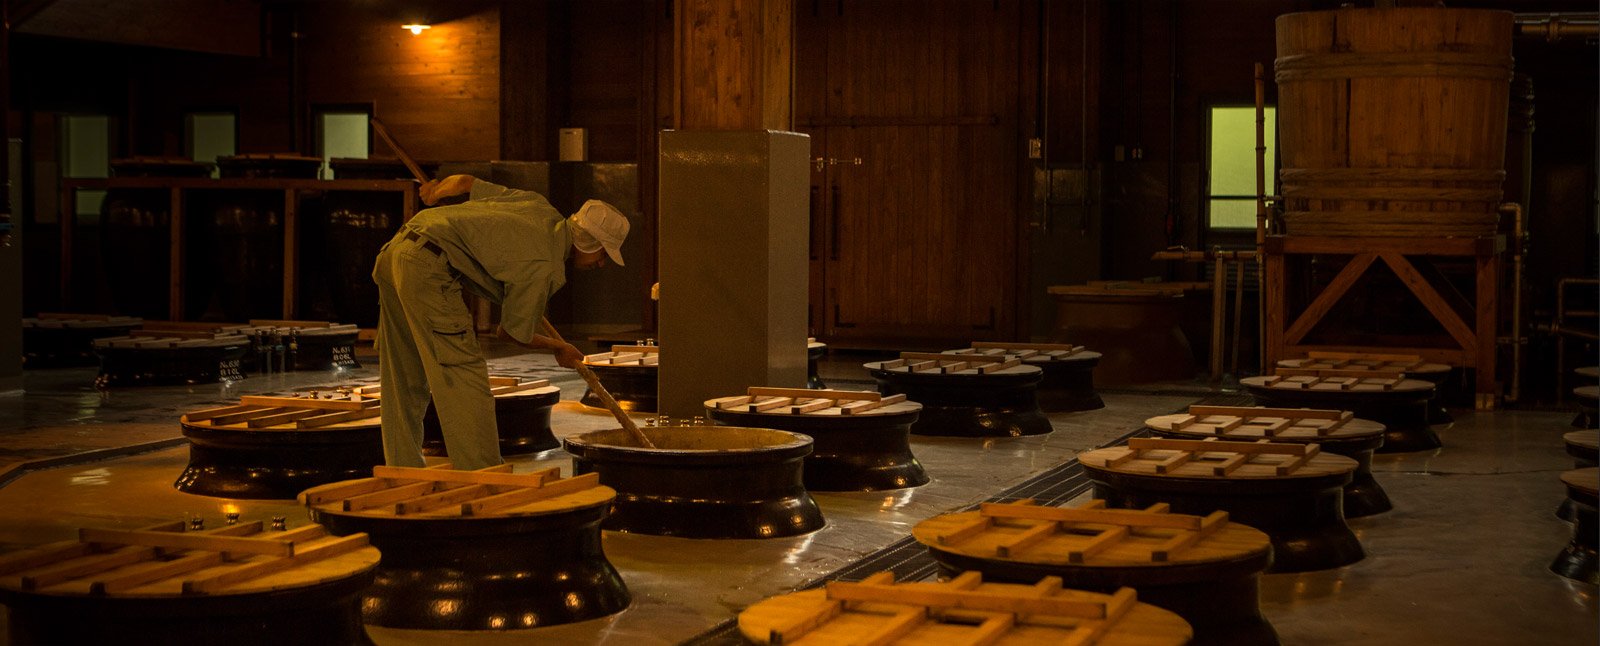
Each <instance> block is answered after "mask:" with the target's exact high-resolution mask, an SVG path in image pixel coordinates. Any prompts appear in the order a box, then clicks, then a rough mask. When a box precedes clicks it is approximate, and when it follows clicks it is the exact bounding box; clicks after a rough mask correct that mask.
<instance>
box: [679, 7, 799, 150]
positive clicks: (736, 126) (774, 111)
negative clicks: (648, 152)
mask: <svg viewBox="0 0 1600 646" xmlns="http://www.w3.org/2000/svg"><path fill="white" fill-rule="evenodd" d="M676 18H677V23H676V24H675V25H674V31H675V33H676V36H677V38H676V39H675V40H674V42H675V43H676V44H677V51H676V55H675V56H674V66H673V72H674V81H675V83H674V86H675V87H674V92H673V96H674V101H673V103H674V105H675V107H676V110H675V111H674V112H675V114H676V124H677V127H678V128H679V129H683V130H793V129H794V0H680V2H678V14H677V16H676Z"/></svg>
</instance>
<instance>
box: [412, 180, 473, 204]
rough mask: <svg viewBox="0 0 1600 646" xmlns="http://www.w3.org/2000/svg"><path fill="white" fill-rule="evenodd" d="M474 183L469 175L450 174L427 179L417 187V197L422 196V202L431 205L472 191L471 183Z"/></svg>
mask: <svg viewBox="0 0 1600 646" xmlns="http://www.w3.org/2000/svg"><path fill="white" fill-rule="evenodd" d="M474 183H476V182H475V181H474V179H473V177H472V176H471V175H451V176H449V177H446V178H444V179H435V180H429V181H428V182H427V183H425V184H423V185H422V186H421V187H418V188H417V197H420V198H422V203H423V204H426V205H428V206H433V205H435V204H438V203H439V200H442V199H445V198H447V197H455V196H457V195H465V194H467V193H470V192H472V185H473V184H474Z"/></svg>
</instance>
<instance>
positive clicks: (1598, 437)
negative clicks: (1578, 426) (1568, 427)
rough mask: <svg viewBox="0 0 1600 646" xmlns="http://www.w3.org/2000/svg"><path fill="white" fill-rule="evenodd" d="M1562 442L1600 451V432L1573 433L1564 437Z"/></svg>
mask: <svg viewBox="0 0 1600 646" xmlns="http://www.w3.org/2000/svg"><path fill="white" fill-rule="evenodd" d="M1561 440H1562V441H1563V442H1566V443H1567V444H1571V445H1573V446H1581V447H1583V448H1586V449H1590V450H1593V449H1600V430H1588V431H1572V432H1571V433H1567V434H1565V435H1562V436H1561Z"/></svg>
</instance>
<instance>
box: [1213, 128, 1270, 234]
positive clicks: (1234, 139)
mask: <svg viewBox="0 0 1600 646" xmlns="http://www.w3.org/2000/svg"><path fill="white" fill-rule="evenodd" d="M1265 113H1266V123H1265V124H1263V128H1264V131H1265V135H1266V144H1267V157H1266V164H1267V185H1268V186H1271V185H1272V177H1273V175H1275V174H1276V173H1277V168H1278V147H1277V127H1276V124H1277V110H1276V109H1274V108H1272V107H1268V108H1266V110H1265ZM1210 117H1211V129H1210V139H1209V140H1208V141H1209V146H1210V151H1209V153H1208V155H1207V158H1206V163H1207V167H1206V168H1207V171H1208V172H1207V175H1206V176H1207V181H1206V214H1207V223H1208V225H1209V226H1210V227H1211V228H1213V229H1254V228H1255V227H1256V109H1255V107H1254V106H1244V107H1236V106H1214V107H1212V108H1211V115H1210Z"/></svg>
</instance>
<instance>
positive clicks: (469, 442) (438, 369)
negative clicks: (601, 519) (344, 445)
mask: <svg viewBox="0 0 1600 646" xmlns="http://www.w3.org/2000/svg"><path fill="white" fill-rule="evenodd" d="M571 248H572V235H571V232H570V231H569V230H568V228H567V221H566V219H565V218H563V217H562V216H561V214H560V213H559V212H557V211H556V210H555V208H554V207H552V206H550V202H549V201H547V200H546V199H545V198H544V196H542V195H539V194H538V193H534V192H531V191H518V190H514V189H508V188H505V187H503V186H499V185H496V184H491V183H489V182H485V181H483V180H474V181H473V184H472V192H471V196H470V199H469V200H468V201H467V202H465V203H462V204H456V205H452V206H441V207H435V208H431V209H426V210H424V211H422V212H420V213H418V214H417V215H416V216H415V217H413V218H412V219H411V221H410V222H407V223H406V224H405V226H402V227H401V228H400V231H399V232H398V233H396V234H395V237H394V239H392V240H390V241H389V243H388V244H386V245H384V247H383V250H382V251H380V252H378V261H377V263H376V265H374V267H373V269H372V279H373V280H374V281H376V282H377V284H378V306H379V310H378V341H377V345H378V368H379V379H380V383H381V385H382V387H383V389H382V393H383V456H384V460H385V462H387V463H388V464H389V465H391V466H404V467H420V466H423V460H422V416H423V414H424V412H425V411H426V410H427V408H428V401H429V396H430V392H431V395H432V400H433V403H434V407H435V409H437V411H438V415H439V423H440V427H441V429H442V430H443V433H444V443H445V450H446V451H447V452H448V453H449V455H450V461H451V463H452V464H453V466H454V467H455V468H457V469H463V470H471V469H481V468H484V467H489V466H494V465H497V464H501V462H502V460H501V458H500V442H499V440H500V438H499V431H498V429H496V428H495V413H494V398H493V396H491V395H490V394H489V374H488V364H487V362H486V361H485V360H484V357H483V351H482V350H481V349H480V348H479V347H478V337H477V335H476V333H475V332H474V330H473V325H472V316H471V314H470V313H469V312H468V311H467V307H466V304H465V303H464V302H463V301H462V300H461V290H462V288H463V287H465V288H467V289H470V290H472V291H473V292H476V293H477V294H479V295H480V296H483V297H484V298H487V299H488V300H490V301H492V302H495V303H499V304H500V305H501V306H502V314H501V326H502V327H503V328H504V329H505V331H506V333H507V334H509V335H510V336H511V337H512V338H514V339H517V340H518V341H522V342H527V341H529V340H530V339H531V338H532V337H533V335H534V333H535V332H537V331H538V329H539V321H540V320H541V319H542V318H543V316H544V311H545V305H546V304H547V303H548V302H549V300H550V295H551V294H553V293H555V291H556V290H557V289H560V288H561V286H562V285H563V284H565V283H566V257H567V253H568V250H569V249H571Z"/></svg>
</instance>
